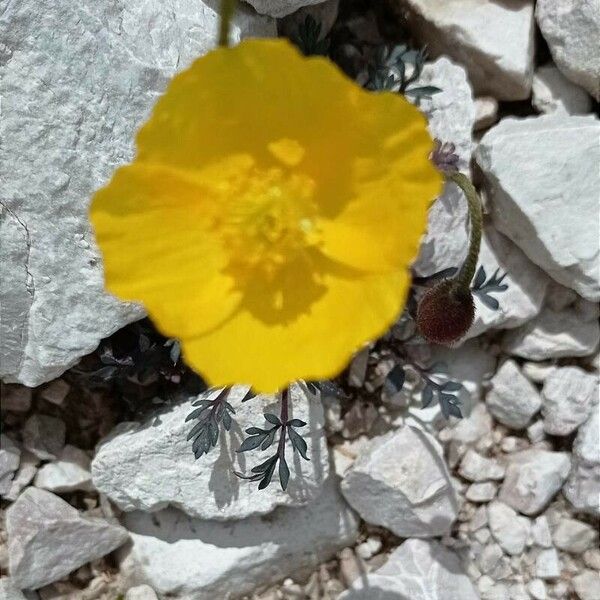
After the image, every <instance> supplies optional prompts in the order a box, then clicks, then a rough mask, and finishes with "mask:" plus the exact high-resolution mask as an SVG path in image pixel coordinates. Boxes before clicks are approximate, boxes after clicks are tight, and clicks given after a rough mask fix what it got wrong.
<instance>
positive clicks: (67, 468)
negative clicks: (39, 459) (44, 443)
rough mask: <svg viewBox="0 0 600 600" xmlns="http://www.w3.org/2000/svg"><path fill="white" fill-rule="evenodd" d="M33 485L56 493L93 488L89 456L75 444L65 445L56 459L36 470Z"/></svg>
mask: <svg viewBox="0 0 600 600" xmlns="http://www.w3.org/2000/svg"><path fill="white" fill-rule="evenodd" d="M34 485H35V486H36V487H38V488H42V489H44V490H48V491H49V492H57V493H65V492H74V491H76V490H83V491H88V492H89V491H91V490H93V489H94V487H93V486H92V474H91V473H90V458H89V456H88V455H87V454H86V453H85V452H84V451H83V450H80V449H79V448H75V446H69V445H67V446H65V447H64V448H63V449H62V452H61V453H60V455H59V457H58V459H57V460H55V461H53V462H50V463H47V464H45V465H44V466H43V467H42V468H41V469H40V470H39V471H38V472H37V474H36V476H35V480H34Z"/></svg>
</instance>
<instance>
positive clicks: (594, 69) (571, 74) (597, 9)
mask: <svg viewBox="0 0 600 600" xmlns="http://www.w3.org/2000/svg"><path fill="white" fill-rule="evenodd" d="M535 17H536V20H537V22H538V25H539V27H540V29H541V31H542V35H543V36H544V39H545V40H546V42H548V46H549V48H550V52H551V53H552V57H553V58H554V62H555V63H556V66H557V67H558V68H559V69H560V70H561V71H562V72H563V73H564V74H565V75H566V76H567V77H568V78H569V79H570V80H571V81H573V82H574V83H576V84H577V85H580V86H581V87H583V88H585V89H586V90H587V91H588V92H589V93H590V94H591V95H592V96H594V97H595V98H596V99H597V100H600V53H599V52H598V40H599V39H600V2H598V0H577V2H573V0H538V2H537V5H536V9H535Z"/></svg>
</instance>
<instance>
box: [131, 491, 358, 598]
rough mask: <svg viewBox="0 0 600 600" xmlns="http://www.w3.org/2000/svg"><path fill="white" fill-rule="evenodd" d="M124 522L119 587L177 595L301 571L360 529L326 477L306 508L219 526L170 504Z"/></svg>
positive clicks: (217, 591)
mask: <svg viewBox="0 0 600 600" xmlns="http://www.w3.org/2000/svg"><path fill="white" fill-rule="evenodd" d="M198 493H199V495H202V490H199V491H198ZM257 497H258V493H257V492H255V498H256V499H258V498H257ZM123 522H124V525H125V526H126V527H127V529H129V531H130V534H131V541H132V543H131V546H130V547H127V548H125V549H124V556H123V559H122V561H121V573H122V575H123V577H124V582H125V584H127V585H139V584H141V583H146V584H148V585H150V586H152V588H153V589H154V590H155V591H156V592H157V594H158V595H159V597H161V598H163V597H177V598H180V599H181V600H216V599H217V598H240V597H242V596H244V595H245V594H249V593H250V592H252V590H254V589H255V588H256V587H258V586H262V585H267V584H270V583H275V582H276V581H278V580H280V579H283V578H284V577H288V576H294V575H298V574H301V573H306V571H307V569H311V568H314V567H316V566H317V565H318V564H320V563H321V562H322V561H325V560H328V559H329V558H331V557H332V556H333V555H334V554H335V553H336V552H337V551H338V550H340V549H342V548H344V547H345V546H348V545H351V544H353V543H354V542H355V540H356V537H357V533H358V532H357V519H356V517H355V515H354V514H353V513H352V511H351V510H350V509H349V508H348V507H347V505H346V504H345V503H344V501H343V499H342V498H341V497H340V495H339V492H338V491H337V489H336V484H335V483H334V482H333V481H330V480H329V481H328V482H327V483H326V485H325V486H324V488H323V492H322V493H321V495H320V496H319V497H318V498H316V499H315V500H314V501H313V502H311V503H310V504H309V505H308V506H305V507H301V508H297V507H296V508H285V507H281V508H278V509H277V510H275V511H274V512H273V513H272V514H271V515H269V516H268V517H250V518H248V519H244V520H241V521H235V522H229V523H219V522H216V521H205V520H200V519H194V518H190V517H188V516H186V515H184V514H183V513H181V512H180V511H178V510H176V509H173V508H169V509H165V510H163V511H160V512H158V513H155V514H147V513H143V512H137V511H136V512H133V513H127V514H126V515H125V516H124V520H123Z"/></svg>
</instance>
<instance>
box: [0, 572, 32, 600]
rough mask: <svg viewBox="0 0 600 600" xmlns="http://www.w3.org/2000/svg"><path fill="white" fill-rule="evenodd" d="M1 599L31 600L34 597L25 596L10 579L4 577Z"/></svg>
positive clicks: (0, 592)
mask: <svg viewBox="0 0 600 600" xmlns="http://www.w3.org/2000/svg"><path fill="white" fill-rule="evenodd" d="M0 598H2V600H30V599H32V596H31V595H30V594H28V595H27V596H26V595H25V593H24V592H22V591H21V590H20V589H19V588H18V587H16V586H15V584H14V583H13V582H12V579H10V578H9V577H3V578H2V579H0Z"/></svg>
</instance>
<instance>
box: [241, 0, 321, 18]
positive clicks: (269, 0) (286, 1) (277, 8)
mask: <svg viewBox="0 0 600 600" xmlns="http://www.w3.org/2000/svg"><path fill="white" fill-rule="evenodd" d="M245 2H247V3H248V4H250V5H251V6H253V7H254V9H255V10H256V12H258V13H260V14H263V15H269V16H271V17H277V18H281V17H285V16H286V15H289V14H291V13H293V12H295V11H297V10H298V9H300V8H302V7H304V6H310V5H312V4H320V3H321V2H323V0H245Z"/></svg>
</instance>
